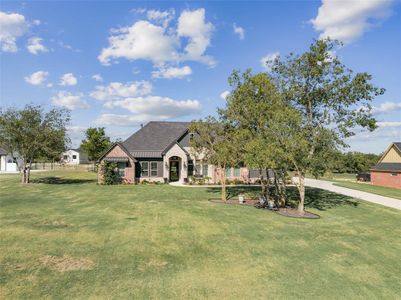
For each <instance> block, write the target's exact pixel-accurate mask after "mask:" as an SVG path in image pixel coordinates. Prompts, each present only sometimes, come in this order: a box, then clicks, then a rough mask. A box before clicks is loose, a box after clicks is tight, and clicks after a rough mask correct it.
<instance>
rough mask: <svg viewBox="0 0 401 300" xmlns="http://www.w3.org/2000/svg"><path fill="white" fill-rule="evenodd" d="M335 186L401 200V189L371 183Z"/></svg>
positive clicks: (342, 183) (344, 183)
mask: <svg viewBox="0 0 401 300" xmlns="http://www.w3.org/2000/svg"><path fill="white" fill-rule="evenodd" d="M334 185H338V186H342V187H346V188H350V189H354V190H358V191H364V192H369V193H373V194H377V195H381V196H386V197H392V198H396V199H400V200H401V189H396V188H389V187H384V186H377V185H371V184H369V183H358V182H336V183H335V184H334Z"/></svg>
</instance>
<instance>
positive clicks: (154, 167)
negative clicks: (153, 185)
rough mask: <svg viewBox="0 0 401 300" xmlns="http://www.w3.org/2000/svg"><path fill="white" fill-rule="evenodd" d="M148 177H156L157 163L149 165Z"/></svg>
mask: <svg viewBox="0 0 401 300" xmlns="http://www.w3.org/2000/svg"><path fill="white" fill-rule="evenodd" d="M150 176H152V177H157V162H155V161H152V162H151V163H150Z"/></svg>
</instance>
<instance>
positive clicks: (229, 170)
mask: <svg viewBox="0 0 401 300" xmlns="http://www.w3.org/2000/svg"><path fill="white" fill-rule="evenodd" d="M224 174H225V176H226V177H231V168H226V169H225V170H224Z"/></svg>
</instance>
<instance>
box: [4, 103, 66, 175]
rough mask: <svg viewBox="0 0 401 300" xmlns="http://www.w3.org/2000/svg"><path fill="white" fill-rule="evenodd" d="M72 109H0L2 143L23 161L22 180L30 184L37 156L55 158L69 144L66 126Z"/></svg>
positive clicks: (28, 107)
mask: <svg viewBox="0 0 401 300" xmlns="http://www.w3.org/2000/svg"><path fill="white" fill-rule="evenodd" d="M69 121H70V112H69V111H68V110H66V109H55V108H54V109H51V110H49V111H47V112H46V111H45V110H44V109H43V108H42V107H41V106H35V105H27V106H25V108H23V109H20V110H19V109H16V108H9V109H6V110H4V111H0V145H1V146H2V148H4V149H5V150H6V151H7V152H8V153H10V154H11V155H12V156H14V157H18V158H20V159H21V161H22V165H19V166H18V167H19V168H20V169H21V170H22V183H29V179H30V165H31V164H32V162H34V161H35V159H37V158H39V157H41V158H48V159H54V158H55V157H57V156H60V155H61V153H62V152H63V151H64V150H65V149H66V146H67V145H68V143H69V138H68V135H67V125H68V123H69Z"/></svg>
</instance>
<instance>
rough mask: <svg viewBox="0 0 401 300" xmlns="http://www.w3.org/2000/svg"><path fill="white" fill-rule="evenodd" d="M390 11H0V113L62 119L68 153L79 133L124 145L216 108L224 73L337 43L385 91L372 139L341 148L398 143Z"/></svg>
mask: <svg viewBox="0 0 401 300" xmlns="http://www.w3.org/2000/svg"><path fill="white" fill-rule="evenodd" d="M400 7H401V6H400V2H395V1H381V0H371V1H355V0H353V1H347V2H344V1H322V2H320V1H291V2H279V1H277V2H273V1H266V2H263V1H255V2H241V1H232V2H229V1H208V2H194V1H188V2H184V1H180V2H168V1H164V2H132V1H122V2H118V1H113V2H111V1H110V2H107V1H99V2H96V1H66V2H61V1H52V2H50V1H25V2H18V1H9V2H8V1H2V4H1V7H0V11H1V14H0V59H1V62H0V64H1V71H0V72H1V73H0V75H1V78H0V103H1V107H10V106H16V107H23V106H24V105H25V104H27V103H37V104H41V105H44V106H46V107H48V108H50V107H51V106H52V105H56V106H65V107H68V108H70V109H71V110H72V123H71V126H70V134H71V138H72V141H73V146H77V145H79V142H80V140H81V138H82V137H83V131H84V130H85V128H87V127H89V126H104V127H106V129H107V133H108V134H109V135H110V136H111V137H112V138H113V139H116V138H121V139H125V138H126V137H127V136H128V135H130V134H131V133H132V132H134V131H135V130H137V129H138V127H139V125H140V124H141V123H146V122H148V121H150V120H179V121H180V120H192V119H194V118H200V117H203V116H206V115H208V114H213V113H214V112H215V110H216V107H221V106H223V105H224V101H225V100H224V97H223V95H224V92H226V91H229V86H228V82H227V78H228V76H229V75H230V73H231V72H232V70H233V69H242V70H245V69H246V68H252V70H253V71H254V72H263V71H266V69H265V68H264V66H263V64H262V63H261V60H262V58H272V57H274V56H275V55H278V54H279V55H282V56H283V55H286V54H288V53H289V52H291V51H292V52H302V51H304V50H306V49H307V47H308V46H309V44H310V43H311V42H312V41H313V39H316V38H319V37H324V36H330V37H332V38H338V39H340V40H342V41H344V43H345V46H344V47H342V48H341V49H337V51H336V52H335V55H337V56H338V57H339V58H340V59H341V60H342V61H343V62H344V63H345V64H346V65H347V66H349V67H350V68H351V69H353V70H354V71H366V72H368V73H370V74H372V75H373V82H374V83H375V84H376V85H378V86H380V87H384V88H385V89H386V93H385V94H384V95H383V96H380V97H378V98H377V99H375V100H374V102H373V106H374V112H375V115H376V117H377V120H378V121H379V125H380V127H379V129H378V130H377V131H375V132H373V133H366V132H358V134H357V135H356V136H355V137H353V138H351V139H350V140H349V141H348V142H349V144H350V146H351V150H356V151H363V152H376V153H380V152H382V151H384V150H385V149H386V147H387V146H388V144H389V143H390V142H392V141H401V16H400V12H401V8H400Z"/></svg>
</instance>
